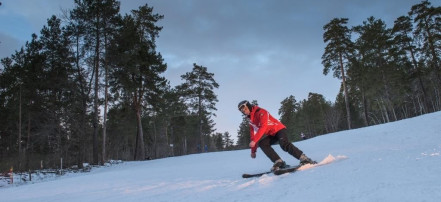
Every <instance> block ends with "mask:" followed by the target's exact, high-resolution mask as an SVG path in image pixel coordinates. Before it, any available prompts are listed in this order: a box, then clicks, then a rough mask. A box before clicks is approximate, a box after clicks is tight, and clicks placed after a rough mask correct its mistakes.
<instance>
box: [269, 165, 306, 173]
mask: <svg viewBox="0 0 441 202" xmlns="http://www.w3.org/2000/svg"><path fill="white" fill-rule="evenodd" d="M301 166H302V165H298V166H295V167H291V168H284V169H279V170H276V171H274V175H282V174H285V173H293V172H296V171H297V170H298V169H299V168H300V167H301Z"/></svg>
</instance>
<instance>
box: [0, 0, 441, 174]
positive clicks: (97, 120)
mask: <svg viewBox="0 0 441 202" xmlns="http://www.w3.org/2000/svg"><path fill="white" fill-rule="evenodd" d="M163 18H164V16H163V15H161V14H158V13H155V12H154V8H153V7H150V6H149V5H148V4H145V5H143V6H140V7H139V8H138V9H136V10H132V11H131V12H130V13H128V14H124V15H121V14H120V2H119V1H116V0H75V6H74V8H73V9H72V10H64V11H63V16H62V17H57V16H55V15H53V16H52V17H50V18H49V19H48V20H47V25H45V26H43V28H42V29H41V31H40V35H36V34H33V35H32V36H31V40H30V41H27V42H26V44H24V46H23V47H22V48H21V49H19V50H16V51H15V53H14V54H12V55H11V56H10V57H6V58H2V59H1V65H0V123H1V124H0V171H4V170H7V169H9V168H11V167H13V168H14V170H18V171H27V170H33V169H40V168H57V167H59V166H60V165H59V164H60V159H62V161H63V163H64V165H65V167H70V166H77V167H78V168H82V167H83V163H86V162H87V163H90V164H92V165H102V164H104V163H105V162H107V161H108V160H111V159H118V160H124V161H132V160H150V159H158V158H166V157H170V156H179V155H187V154H193V153H199V152H205V151H222V150H232V149H243V148H247V145H248V143H249V126H248V122H247V118H246V117H243V121H242V123H241V124H240V126H239V128H238V130H237V136H238V140H237V142H234V141H233V138H232V134H229V133H228V132H225V133H218V132H215V131H216V128H215V123H214V121H213V116H214V115H215V111H216V110H217V109H216V103H217V102H219V100H218V99H217V95H216V94H215V92H214V91H215V89H217V88H219V87H220V86H219V84H218V83H217V82H216V80H215V75H214V74H213V73H211V72H210V71H209V67H205V66H203V65H200V64H196V63H194V64H193V67H192V70H191V71H190V72H187V73H185V74H183V75H181V79H182V81H183V82H182V83H181V84H179V85H177V86H174V87H173V86H170V83H169V81H168V80H167V78H165V77H163V76H161V75H162V73H164V72H165V71H166V70H167V63H166V61H164V59H163V57H162V55H161V53H160V52H157V50H156V47H157V46H156V39H157V38H158V37H159V35H160V32H161V30H162V28H163V27H160V26H158V22H159V21H160V20H162V19H163ZM348 20H349V19H348V18H335V19H331V20H330V21H329V23H327V24H326V25H323V42H324V43H325V44H326V48H325V49H324V50H323V55H322V58H321V59H322V64H323V74H324V75H328V74H329V73H332V75H333V76H334V77H336V78H338V79H340V80H341V81H342V83H341V89H340V93H339V94H338V95H336V99H335V101H334V102H331V101H327V100H325V98H324V97H323V96H322V95H320V94H317V93H312V92H311V93H310V94H309V96H308V98H307V99H304V100H300V101H297V100H296V98H295V96H294V95H288V97H287V98H285V99H284V100H282V101H281V103H280V108H279V111H278V114H279V115H280V120H281V121H282V123H284V124H285V125H286V126H287V128H288V131H289V134H290V135H291V137H290V139H291V140H292V141H298V140H300V135H299V134H300V133H304V134H305V135H306V136H307V138H312V137H315V136H318V135H324V134H327V133H332V132H336V131H341V130H348V129H355V128H360V127H366V126H370V125H376V124H382V123H387V122H392V121H397V120H401V119H406V118H410V117H415V116H418V115H422V114H426V113H431V112H435V111H439V110H441V99H440V96H441V94H440V93H441V92H440V89H441V71H440V65H441V61H440V60H441V58H440V52H441V7H439V6H438V7H437V6H434V5H432V4H431V3H430V2H429V1H427V0H425V1H422V2H421V3H419V4H416V5H414V6H412V7H411V8H409V12H408V13H407V14H405V15H403V16H400V17H397V19H396V20H395V22H394V24H393V25H392V26H390V27H389V26H387V25H386V24H385V22H384V21H383V20H381V19H377V18H375V17H373V16H372V17H368V18H367V19H366V21H364V22H363V24H362V25H358V26H354V27H348V25H347V23H348ZM253 102H254V104H258V101H256V100H254V101H253Z"/></svg>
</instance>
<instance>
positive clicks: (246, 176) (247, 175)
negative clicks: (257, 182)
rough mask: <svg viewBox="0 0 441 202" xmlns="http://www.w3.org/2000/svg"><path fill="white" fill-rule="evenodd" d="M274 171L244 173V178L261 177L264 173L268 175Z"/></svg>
mask: <svg viewBox="0 0 441 202" xmlns="http://www.w3.org/2000/svg"><path fill="white" fill-rule="evenodd" d="M270 173H272V171H266V172H261V173H254V174H247V173H245V174H242V178H252V177H260V176H262V175H266V174H270Z"/></svg>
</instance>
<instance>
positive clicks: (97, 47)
mask: <svg viewBox="0 0 441 202" xmlns="http://www.w3.org/2000/svg"><path fill="white" fill-rule="evenodd" d="M97 15H98V14H97ZM99 22H100V21H99V16H97V25H96V27H95V29H96V44H95V64H94V65H95V67H94V68H95V88H94V93H95V97H94V101H93V110H94V115H93V143H92V144H93V164H95V165H97V164H98V132H99V126H98V125H99V124H98V121H99V113H98V105H99V103H98V101H99V96H98V90H99V66H100V43H101V41H100V32H99V27H98V26H99Z"/></svg>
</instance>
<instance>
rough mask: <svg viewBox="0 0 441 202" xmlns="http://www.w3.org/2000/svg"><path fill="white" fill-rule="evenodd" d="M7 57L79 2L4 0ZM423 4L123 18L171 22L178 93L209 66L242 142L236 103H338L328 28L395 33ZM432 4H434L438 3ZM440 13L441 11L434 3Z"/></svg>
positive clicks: (397, 0)
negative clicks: (327, 54)
mask: <svg viewBox="0 0 441 202" xmlns="http://www.w3.org/2000/svg"><path fill="white" fill-rule="evenodd" d="M0 2H2V5H1V6H0V42H1V43H0V58H4V57H9V56H10V55H11V54H13V53H14V52H15V51H16V50H19V49H20V47H22V46H24V44H25V42H26V41H30V40H31V34H32V33H36V34H37V35H40V34H39V32H40V30H41V29H42V28H43V26H44V25H46V24H47V19H48V18H50V17H51V16H52V15H57V16H60V15H61V13H62V12H61V10H62V9H64V10H66V9H68V10H71V9H73V7H74V1H73V0H32V1H28V0H0ZM420 2H421V1H420V0H388V1H383V0H370V1H366V0H311V1H292V0H278V1H272V0H259V1H256V0H239V1H238V0H209V1H207V0H167V1H163V0H150V1H147V0H130V1H122V2H121V13H122V14H126V13H129V12H130V11H131V10H133V9H138V8H139V6H143V5H145V4H148V5H149V6H150V7H153V8H154V10H153V12H154V13H158V14H161V15H164V19H163V20H161V21H160V22H158V25H160V26H163V30H162V31H161V32H160V34H159V35H160V36H159V38H158V40H157V50H158V51H159V52H160V53H161V54H162V56H163V58H164V61H165V62H166V63H167V66H168V69H167V71H166V72H165V73H164V76H165V77H166V78H167V79H168V80H169V81H170V84H171V86H172V87H174V86H176V85H179V84H181V83H183V80H181V75H183V74H185V73H186V72H190V71H191V70H192V68H193V63H196V64H197V65H202V66H204V67H207V69H208V72H210V73H214V79H215V80H216V82H217V83H218V84H219V85H220V86H219V88H218V89H215V93H216V94H217V95H218V100H219V102H218V103H217V104H216V108H217V111H215V114H216V117H213V119H214V121H215V123H216V125H215V128H216V129H217V130H216V132H220V133H224V132H229V133H230V134H231V135H232V136H233V137H235V136H236V135H237V130H238V128H239V125H240V122H241V121H242V116H241V113H240V112H239V111H238V110H237V104H238V103H239V102H240V101H242V100H250V101H252V100H257V101H258V103H259V105H260V106H261V107H263V108H265V109H267V110H268V111H269V112H270V113H271V114H272V115H273V116H275V117H276V118H279V115H278V110H279V108H280V106H281V104H280V103H281V102H282V101H283V100H284V99H285V98H287V97H289V96H291V95H293V96H294V97H295V98H296V100H297V101H301V100H303V99H307V97H308V94H309V93H310V92H313V93H319V94H322V95H323V96H324V97H325V99H326V100H328V101H331V102H334V101H335V98H336V96H337V94H338V92H339V89H340V84H341V81H340V80H339V79H337V78H333V76H332V73H330V74H328V75H327V76H325V75H323V65H322V64H321V56H322V55H323V53H324V48H325V45H326V44H325V43H324V42H323V33H324V31H323V26H324V25H325V24H327V23H329V22H330V21H331V20H332V19H333V18H348V19H349V22H348V26H349V27H352V26H357V25H361V24H362V23H363V21H366V20H367V18H368V17H370V16H374V17H375V18H376V19H382V20H383V21H385V22H386V24H387V25H388V27H392V26H393V22H394V20H395V19H396V18H398V17H399V16H402V15H407V13H408V11H410V8H411V7H412V5H415V4H418V3H420ZM431 2H432V4H434V3H433V1H431ZM434 5H435V6H439V5H437V4H434Z"/></svg>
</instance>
